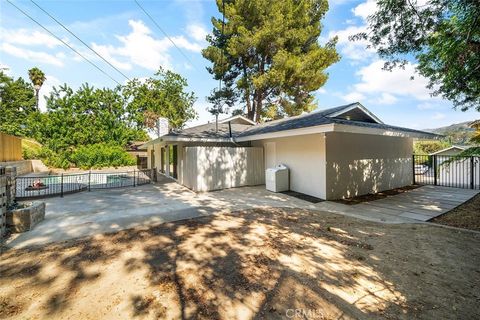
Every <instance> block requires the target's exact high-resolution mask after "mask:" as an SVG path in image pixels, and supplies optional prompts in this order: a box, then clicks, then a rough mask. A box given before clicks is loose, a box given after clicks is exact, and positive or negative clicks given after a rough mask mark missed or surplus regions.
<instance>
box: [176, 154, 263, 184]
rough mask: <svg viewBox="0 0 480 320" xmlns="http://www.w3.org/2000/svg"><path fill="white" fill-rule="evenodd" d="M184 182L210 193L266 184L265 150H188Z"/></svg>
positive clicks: (183, 174) (185, 157)
mask: <svg viewBox="0 0 480 320" xmlns="http://www.w3.org/2000/svg"><path fill="white" fill-rule="evenodd" d="M182 158H183V161H182V162H183V163H182V170H181V171H182V179H181V180H179V182H180V183H182V184H183V185H185V186H187V187H188V188H190V189H192V190H194V191H210V190H220V189H226V188H234V187H241V186H252V185H260V184H264V183H265V175H264V172H265V167H264V160H263V149H262V148H251V147H235V148H234V147H208V146H200V147H198V146H197V147H185V148H183V153H182Z"/></svg>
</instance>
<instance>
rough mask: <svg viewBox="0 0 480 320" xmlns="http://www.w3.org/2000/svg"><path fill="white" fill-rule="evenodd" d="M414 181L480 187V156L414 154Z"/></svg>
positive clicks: (460, 186) (458, 186) (448, 185)
mask: <svg viewBox="0 0 480 320" xmlns="http://www.w3.org/2000/svg"><path fill="white" fill-rule="evenodd" d="M413 166H414V167H413V182H414V183H416V184H431V185H436V186H444V187H453V188H464V189H480V156H442V155H414V156H413Z"/></svg>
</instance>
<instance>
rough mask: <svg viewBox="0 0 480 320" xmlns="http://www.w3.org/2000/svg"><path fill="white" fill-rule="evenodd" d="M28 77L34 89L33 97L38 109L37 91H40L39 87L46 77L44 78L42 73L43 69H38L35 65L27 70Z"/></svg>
mask: <svg viewBox="0 0 480 320" xmlns="http://www.w3.org/2000/svg"><path fill="white" fill-rule="evenodd" d="M28 77H29V78H30V81H32V83H33V88H34V89H35V99H36V102H37V111H38V110H39V109H38V92H39V91H40V88H41V87H42V85H43V83H44V82H45V80H47V78H45V74H44V73H43V71H42V70H40V69H38V68H37V67H34V68H32V69H30V70H28Z"/></svg>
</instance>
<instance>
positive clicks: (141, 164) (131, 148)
mask: <svg viewBox="0 0 480 320" xmlns="http://www.w3.org/2000/svg"><path fill="white" fill-rule="evenodd" d="M144 145H145V141H132V142H130V143H129V144H128V145H127V148H126V151H127V152H128V153H129V154H130V155H132V156H133V157H134V158H135V159H136V160H137V168H138V169H147V167H148V165H147V161H148V155H147V148H146V147H144Z"/></svg>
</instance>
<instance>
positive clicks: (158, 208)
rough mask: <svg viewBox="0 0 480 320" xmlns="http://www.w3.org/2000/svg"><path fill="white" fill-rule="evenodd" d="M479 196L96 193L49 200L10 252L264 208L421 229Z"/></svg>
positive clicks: (169, 184)
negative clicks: (357, 199) (352, 200)
mask: <svg viewBox="0 0 480 320" xmlns="http://www.w3.org/2000/svg"><path fill="white" fill-rule="evenodd" d="M477 193H478V191H473V190H467V189H453V188H446V187H434V186H424V187H421V188H418V189H414V190H411V191H408V192H405V193H402V194H399V195H395V196H389V197H387V198H384V199H380V200H376V201H372V202H366V203H361V204H358V205H345V204H341V203H337V202H331V201H323V202H320V203H316V204H313V203H310V202H307V201H304V200H301V199H298V198H294V197H291V196H288V195H285V194H281V193H273V192H270V191H267V190H265V186H256V187H243V188H234V189H226V190H221V191H215V192H206V193H195V192H192V191H190V190H189V189H187V188H185V187H183V186H181V185H179V184H177V183H175V182H173V181H170V180H163V181H162V182H160V183H156V184H154V185H144V186H139V187H136V188H123V189H109V190H96V191H92V192H82V193H77V194H72V195H67V196H65V197H64V198H49V199H44V200H43V201H45V202H46V206H47V207H46V215H45V220H44V221H42V222H41V223H39V224H38V225H37V226H36V227H35V229H34V230H32V231H29V232H26V233H21V234H15V235H14V236H12V237H10V238H9V239H8V240H7V241H6V245H7V246H9V247H16V248H21V247H26V246H32V245H43V244H45V243H49V242H57V241H64V240H68V239H72V238H77V237H83V236H92V235H97V234H103V233H108V232H115V231H119V230H122V229H127V228H132V227H138V226H145V227H147V226H151V225H154V224H158V223H164V222H170V221H176V220H182V219H189V218H195V217H200V216H204V215H211V214H218V213H222V212H233V211H238V210H245V209H252V208H264V207H290V208H302V209H312V210H320V211H328V212H332V213H336V214H340V215H345V216H350V217H355V218H359V219H363V220H368V221H374V222H379V223H420V222H424V221H427V220H429V219H431V218H433V217H436V216H438V215H440V214H443V213H445V212H447V211H449V210H450V209H452V208H454V207H456V206H458V205H460V204H461V203H463V202H464V201H466V200H468V199H470V198H471V197H473V196H474V195H475V194H477Z"/></svg>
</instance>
